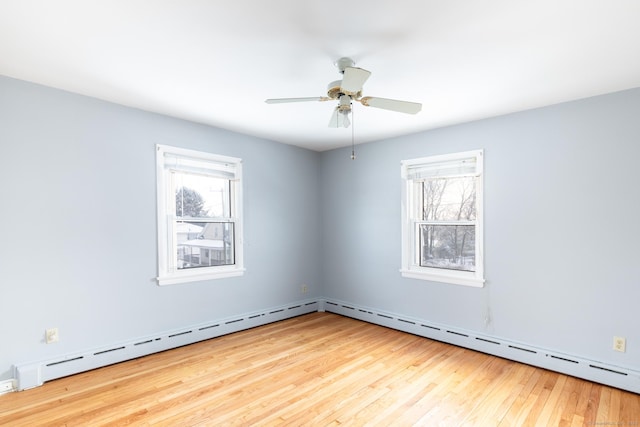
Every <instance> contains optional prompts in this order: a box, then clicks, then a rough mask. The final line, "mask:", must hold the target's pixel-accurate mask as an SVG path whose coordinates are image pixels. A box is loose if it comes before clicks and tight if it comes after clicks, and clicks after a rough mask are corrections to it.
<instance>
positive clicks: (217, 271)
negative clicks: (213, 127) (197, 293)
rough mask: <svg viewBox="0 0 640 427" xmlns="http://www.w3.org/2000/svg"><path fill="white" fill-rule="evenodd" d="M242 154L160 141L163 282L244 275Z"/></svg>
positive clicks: (159, 203)
mask: <svg viewBox="0 0 640 427" xmlns="http://www.w3.org/2000/svg"><path fill="white" fill-rule="evenodd" d="M240 180H241V163H240V160H239V159H235V158H230V157H223V156H217V155H213V154H209V153H201V152H196V151H193V150H185V149H179V148H175V147H167V146H158V233H159V234H158V237H159V239H158V240H159V243H160V244H159V252H160V253H159V257H158V259H159V274H158V281H159V283H160V284H171V283H180V282H186V281H192V280H203V279H211V278H218V277H229V276H233V275H239V274H242V271H243V270H242V246H241V238H240V236H241V234H240V233H241V226H242V223H241V215H240V213H241V198H240V194H241V186H240V184H241V181H240Z"/></svg>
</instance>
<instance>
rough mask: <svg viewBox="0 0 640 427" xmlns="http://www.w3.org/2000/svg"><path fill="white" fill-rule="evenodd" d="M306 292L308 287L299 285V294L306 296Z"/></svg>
mask: <svg viewBox="0 0 640 427" xmlns="http://www.w3.org/2000/svg"><path fill="white" fill-rule="evenodd" d="M307 292H309V287H308V286H307V285H305V284H302V285H300V293H301V294H306V293H307Z"/></svg>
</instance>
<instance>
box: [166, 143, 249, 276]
mask: <svg viewBox="0 0 640 427" xmlns="http://www.w3.org/2000/svg"><path fill="white" fill-rule="evenodd" d="M165 153H166V154H169V155H172V156H176V157H184V158H190V159H198V160H200V161H204V162H210V163H211V166H212V171H213V170H215V165H216V164H220V165H225V166H224V171H223V172H225V173H229V170H230V169H231V170H233V176H234V177H233V180H234V181H235V183H234V186H233V188H234V189H233V191H232V193H233V194H232V195H231V200H232V205H233V207H232V219H231V221H230V222H233V223H234V237H235V241H234V252H235V264H233V265H221V266H211V267H201V268H197V269H182V270H175V271H170V268H169V264H170V262H169V257H171V256H173V251H172V249H171V248H172V246H173V244H172V242H171V238H170V236H169V227H170V225H169V221H173V219H172V218H170V213H169V212H168V211H167V209H168V208H167V207H168V203H169V201H168V197H169V194H168V193H169V191H168V188H167V186H168V185H169V171H168V169H167V168H166V167H165ZM229 166H230V167H229ZM222 168H223V167H222V166H221V170H222ZM156 183H157V207H156V213H157V232H158V275H157V277H156V280H157V282H158V285H160V286H164V285H173V284H178V283H187V282H195V281H201V280H211V279H223V278H228V277H237V276H242V275H243V274H244V271H245V269H244V258H243V249H242V246H243V244H242V242H243V234H242V218H243V215H242V159H239V158H236V157H229V156H222V155H218V154H212V153H207V152H202V151H196V150H189V149H186V148H178V147H172V146H168V145H160V144H158V145H156Z"/></svg>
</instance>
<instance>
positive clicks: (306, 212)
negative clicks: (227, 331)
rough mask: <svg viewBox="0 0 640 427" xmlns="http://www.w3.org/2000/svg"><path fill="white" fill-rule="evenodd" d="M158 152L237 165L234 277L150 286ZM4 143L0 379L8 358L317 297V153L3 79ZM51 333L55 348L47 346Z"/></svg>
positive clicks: (40, 355) (61, 351)
mask: <svg viewBox="0 0 640 427" xmlns="http://www.w3.org/2000/svg"><path fill="white" fill-rule="evenodd" d="M155 144H167V145H173V146H179V147H186V148H190V149H196V150H202V151H209V152H213V153H218V154H223V155H229V156H235V157H240V158H242V159H243V163H244V195H245V197H244V201H245V203H244V212H245V222H244V225H245V266H246V268H247V271H246V274H245V275H244V276H243V277H239V278H232V279H227V280H216V281H204V282H196V283H189V284H181V285H173V286H164V287H160V286H158V285H157V284H156V282H155V280H154V277H155V276H156V274H157V249H156V210H155V209H156V183H155ZM0 145H1V147H2V167H0V200H1V201H2V207H1V213H0V239H1V243H0V300H1V304H0V307H1V310H2V311H1V314H0V316H1V319H2V320H1V321H0V336H1V337H2V343H1V344H0V380H1V379H8V378H10V377H11V366H12V365H13V364H14V363H24V362H29V361H37V360H42V359H48V358H50V357H52V356H60V355H67V354H72V353H73V352H78V351H81V350H86V349H91V348H95V347H97V346H108V345H110V344H112V343H118V342H121V341H124V340H130V339H135V338H137V337H141V336H146V335H149V334H153V333H156V332H161V331H166V330H171V329H175V328H180V327H183V326H188V325H192V324H197V323H199V322H205V321H208V320H211V319H220V318H225V317H228V316H231V315H235V314H239V313H246V312H250V311H254V310H259V309H264V308H269V307H274V306H279V305H282V304H286V303H288V302H291V301H297V300H301V299H303V298H306V297H314V296H318V295H320V263H319V262H318V260H319V256H320V244H319V242H320V230H319V229H318V227H315V226H314V224H317V223H318V222H319V205H318V201H317V194H318V188H319V186H318V182H319V179H318V178H319V154H318V153H316V152H312V151H308V150H304V149H300V148H296V147H292V146H287V145H283V144H278V143H275V142H270V141H264V140H259V139H256V138H253V137H248V136H244V135H240V134H236V133H232V132H228V131H224V130H220V129H215V128H211V127H208V126H202V125H198V124H194V123H190V122H186V121H182V120H177V119H172V118H168V117H164V116H160V115H156V114H150V113H147V112H143V111H139V110H135V109H131V108H126V107H122V106H118V105H114V104H110V103H107V102H102V101H98V100H95V99H92V98H87V97H83V96H79V95H74V94H70V93H67V92H62V91H59V90H55V89H51V88H46V87H42V86H38V85H34V84H30V83H26V82H22V81H18V80H13V79H9V78H5V77H0ZM302 283H305V284H307V285H308V286H309V293H308V294H307V295H301V293H300V285H301V284H302ZM49 327H58V328H59V330H60V342H59V343H56V344H50V345H47V344H44V342H43V340H44V330H45V328H49Z"/></svg>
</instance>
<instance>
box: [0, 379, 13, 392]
mask: <svg viewBox="0 0 640 427" xmlns="http://www.w3.org/2000/svg"><path fill="white" fill-rule="evenodd" d="M15 389H16V386H15V383H14V380H6V381H0V394H4V393H9V392H10V391H14V390H15Z"/></svg>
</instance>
